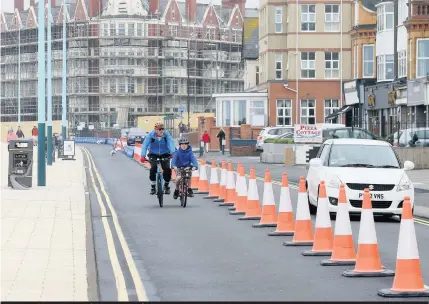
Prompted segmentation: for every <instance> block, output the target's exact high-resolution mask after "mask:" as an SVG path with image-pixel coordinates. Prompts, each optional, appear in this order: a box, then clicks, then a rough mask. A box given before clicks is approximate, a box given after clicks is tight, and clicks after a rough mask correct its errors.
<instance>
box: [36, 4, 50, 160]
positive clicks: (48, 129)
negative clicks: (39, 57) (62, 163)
mask: <svg viewBox="0 0 429 304" xmlns="http://www.w3.org/2000/svg"><path fill="white" fill-rule="evenodd" d="M39 5H40V4H39ZM47 18H48V37H47V38H48V39H47V40H48V92H47V93H48V125H47V131H48V138H47V144H48V155H47V156H48V157H47V158H48V166H52V41H51V39H52V36H51V26H52V20H51V0H48V16H47Z"/></svg>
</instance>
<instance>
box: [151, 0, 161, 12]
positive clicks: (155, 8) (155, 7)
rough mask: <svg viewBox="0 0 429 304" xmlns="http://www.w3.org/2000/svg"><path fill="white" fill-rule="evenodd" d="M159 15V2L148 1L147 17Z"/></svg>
mask: <svg viewBox="0 0 429 304" xmlns="http://www.w3.org/2000/svg"><path fill="white" fill-rule="evenodd" d="M155 13H159V0H149V15H151V14H152V15H153V14H155Z"/></svg>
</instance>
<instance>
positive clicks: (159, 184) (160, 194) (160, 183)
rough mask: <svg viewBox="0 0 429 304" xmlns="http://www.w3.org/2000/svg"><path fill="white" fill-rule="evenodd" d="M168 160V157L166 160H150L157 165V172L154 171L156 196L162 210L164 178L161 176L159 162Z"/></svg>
mask: <svg viewBox="0 0 429 304" xmlns="http://www.w3.org/2000/svg"><path fill="white" fill-rule="evenodd" d="M166 160H168V161H169V160H170V158H169V157H166V158H159V157H158V158H155V157H154V158H151V159H150V161H151V162H156V163H157V167H158V169H157V171H156V196H157V197H158V202H159V206H160V207H161V208H162V207H163V206H164V177H163V175H162V167H161V162H163V161H166Z"/></svg>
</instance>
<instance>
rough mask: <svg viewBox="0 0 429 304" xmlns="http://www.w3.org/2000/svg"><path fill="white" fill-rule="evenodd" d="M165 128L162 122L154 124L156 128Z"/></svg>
mask: <svg viewBox="0 0 429 304" xmlns="http://www.w3.org/2000/svg"><path fill="white" fill-rule="evenodd" d="M163 128H164V124H163V123H161V122H157V123H156V124H155V126H154V129H155V130H159V129H163Z"/></svg>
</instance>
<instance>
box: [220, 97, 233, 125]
mask: <svg viewBox="0 0 429 304" xmlns="http://www.w3.org/2000/svg"><path fill="white" fill-rule="evenodd" d="M222 112H223V113H222V114H223V115H222V116H223V124H222V125H223V126H230V125H231V101H229V100H222Z"/></svg>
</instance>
